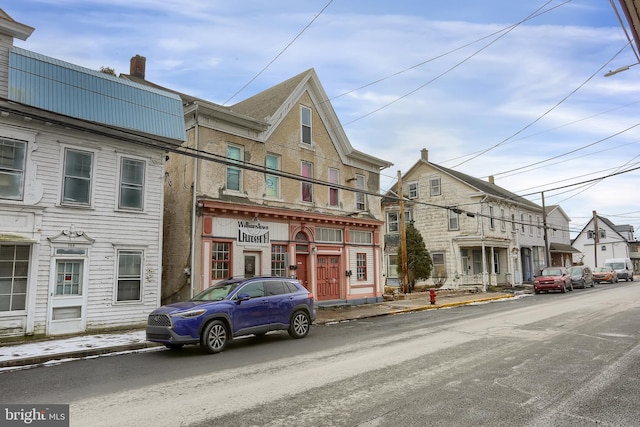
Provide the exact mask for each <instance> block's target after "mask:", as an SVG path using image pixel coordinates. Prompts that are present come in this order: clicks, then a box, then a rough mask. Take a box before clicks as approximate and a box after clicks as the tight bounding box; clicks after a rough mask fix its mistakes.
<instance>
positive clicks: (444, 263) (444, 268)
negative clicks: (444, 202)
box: [431, 214, 457, 278]
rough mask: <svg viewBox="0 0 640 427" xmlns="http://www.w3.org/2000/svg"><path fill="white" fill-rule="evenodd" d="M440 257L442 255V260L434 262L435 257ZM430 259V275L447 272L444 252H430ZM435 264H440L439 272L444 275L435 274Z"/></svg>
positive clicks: (436, 272)
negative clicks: (431, 264)
mask: <svg viewBox="0 0 640 427" xmlns="http://www.w3.org/2000/svg"><path fill="white" fill-rule="evenodd" d="M456 215H457V214H456ZM440 257H442V262H436V258H440ZM431 260H432V263H433V273H432V275H431V276H432V277H434V278H437V277H446V274H447V260H446V254H445V252H432V253H431ZM436 266H442V268H441V272H442V273H444V276H437V274H438V271H437V269H436Z"/></svg>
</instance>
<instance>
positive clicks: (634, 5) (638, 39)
mask: <svg viewBox="0 0 640 427" xmlns="http://www.w3.org/2000/svg"><path fill="white" fill-rule="evenodd" d="M613 1H614V0H611V5H612V6H613V7H614V9H615V4H614V3H613ZM618 1H619V2H620V8H621V9H622V12H623V13H624V16H625V18H626V20H627V23H628V24H629V30H630V31H631V34H632V36H633V41H634V42H635V46H632V47H633V51H634V52H635V55H636V57H637V58H638V59H639V61H640V0H618ZM621 24H622V23H621ZM623 26H624V25H623ZM625 30H626V29H625Z"/></svg>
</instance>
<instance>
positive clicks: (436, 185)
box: [383, 149, 545, 289]
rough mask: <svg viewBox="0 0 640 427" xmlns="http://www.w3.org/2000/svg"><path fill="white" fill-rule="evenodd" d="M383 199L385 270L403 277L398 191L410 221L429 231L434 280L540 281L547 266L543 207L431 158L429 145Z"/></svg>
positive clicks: (451, 283) (458, 283)
mask: <svg viewBox="0 0 640 427" xmlns="http://www.w3.org/2000/svg"><path fill="white" fill-rule="evenodd" d="M401 182H402V188H401V189H398V188H397V187H398V185H397V183H396V185H395V187H393V188H392V190H391V191H390V192H389V193H387V195H386V196H387V197H385V199H384V200H383V210H384V213H385V216H386V232H385V247H384V254H385V264H386V267H385V274H386V277H387V282H388V283H397V282H398V277H399V274H398V266H397V262H396V257H397V251H398V245H399V231H398V230H399V223H398V222H399V218H400V215H399V197H400V196H402V197H403V199H402V200H403V205H404V210H405V221H407V222H408V221H412V222H413V225H414V226H415V227H416V229H417V230H418V231H419V232H420V234H421V235H422V237H423V239H424V241H425V243H426V246H427V249H428V250H429V252H430V254H431V258H432V261H433V271H432V278H431V279H429V280H428V281H427V283H428V284H430V285H433V284H434V279H435V281H437V282H438V283H440V284H442V286H443V287H446V288H459V287H462V286H474V287H483V288H484V289H486V287H487V286H489V285H513V284H519V283H522V282H523V281H524V282H530V281H531V280H533V276H534V275H535V273H536V272H537V271H538V270H539V269H541V268H542V267H543V266H544V264H545V245H544V235H543V229H544V228H543V211H542V208H541V207H540V206H538V205H537V204H535V203H533V202H531V201H529V200H527V199H525V198H523V197H520V196H518V195H516V194H514V193H511V192H510V191H507V190H505V189H504V188H501V187H499V186H498V185H496V184H495V183H494V181H493V179H492V178H490V179H489V181H483V180H480V179H477V178H474V177H471V176H469V175H466V174H464V173H461V172H458V171H455V170H452V169H448V168H445V167H442V166H440V165H437V164H434V163H431V162H429V159H428V151H427V150H426V149H423V150H422V151H421V158H420V160H418V161H417V162H416V163H415V164H414V165H413V166H412V167H411V168H410V169H409V170H408V171H407V172H406V173H404V174H403V175H402V176H401Z"/></svg>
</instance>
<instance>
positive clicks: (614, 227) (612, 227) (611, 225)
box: [571, 215, 628, 244]
mask: <svg viewBox="0 0 640 427" xmlns="http://www.w3.org/2000/svg"><path fill="white" fill-rule="evenodd" d="M596 218H598V223H602V224H604V225H606V226H607V227H608V228H609V229H610V230H611V231H613V232H614V233H616V234H617V235H618V236H620V238H621V239H622V240H624V241H625V242H628V240H627V238H626V237H624V236H623V235H622V234H620V232H619V231H620V227H623V226H617V225H615V224H614V223H613V222H611V221H610V220H609V219H607V218H605V217H602V216H600V215H596ZM591 225H593V218H591V219H590V220H589V222H587V223H586V224H585V226H584V227H582V230H580V232H579V233H578V235H577V236H576V237H575V238H574V239H573V240H571V244H573V242H575V241H576V240H577V239H578V237H580V236H581V235H582V234H583V233H584V232H585V230H587V228H589V226H591Z"/></svg>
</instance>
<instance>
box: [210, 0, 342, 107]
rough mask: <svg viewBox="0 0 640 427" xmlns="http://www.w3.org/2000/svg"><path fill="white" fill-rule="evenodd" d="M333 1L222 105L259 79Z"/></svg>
mask: <svg viewBox="0 0 640 427" xmlns="http://www.w3.org/2000/svg"><path fill="white" fill-rule="evenodd" d="M331 3H333V0H329V2H328V3H327V4H326V5H324V7H323V8H322V9H321V10H320V12H318V13H317V14H316V16H314V17H313V19H312V20H311V22H309V23H308V24H307V25H306V26H305V27H304V28H303V29H302V30H301V31H300V32H299V33H298V34H297V35H296V36H295V37H294V38H293V40H291V41H290V42H289V43H288V44H287V45H286V46H285V47H284V49H282V50H281V51H280V52H279V53H278V54H277V55H276V56H275V57H274V58H273V59H272V60H271V61H269V63H268V64H267V65H265V66H264V68H263V69H262V70H260V71H259V72H258V74H256V75H255V76H253V77H252V78H251V80H249V81H248V82H247V83H246V84H245V85H244V86H242V87H241V88H240V89H238V91H237V92H236V93H234V94H233V95H231V97H230V98H229V99H227V100H226V101H224V102H223V103H222V105H226V104H227V102H229V101H231V100H232V99H233V98H235V97H236V95H238V94H239V93H240V92H242V91H243V90H244V89H245V88H246V87H247V86H249V85H250V84H251V83H253V81H254V80H255V79H257V78H258V77H259V76H260V75H261V74H262V73H264V72H265V71H266V69H267V68H269V67H270V66H271V64H273V63H274V62H276V60H277V59H278V58H279V57H280V55H282V54H283V53H285V51H286V50H287V49H289V47H290V46H291V45H292V44H293V43H294V42H295V41H296V40H297V39H298V37H300V36H301V35H302V33H304V32H305V31H306V30H307V29H308V28H309V27H310V26H311V24H313V23H314V22H315V20H316V19H318V17H319V16H320V15H322V12H324V11H325V9H326V8H328V7H329V5H330V4H331Z"/></svg>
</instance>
